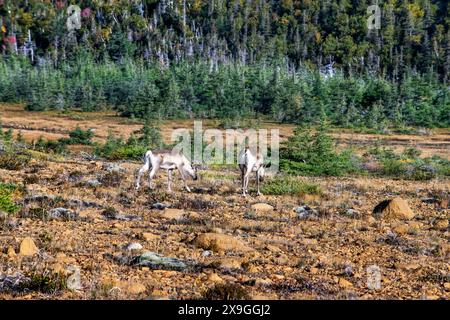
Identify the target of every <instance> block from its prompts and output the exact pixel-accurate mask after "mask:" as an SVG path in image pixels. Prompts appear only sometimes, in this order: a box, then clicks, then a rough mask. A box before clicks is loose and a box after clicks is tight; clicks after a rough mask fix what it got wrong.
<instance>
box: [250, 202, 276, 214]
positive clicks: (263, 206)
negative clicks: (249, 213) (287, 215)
mask: <svg viewBox="0 0 450 320" xmlns="http://www.w3.org/2000/svg"><path fill="white" fill-rule="evenodd" d="M252 209H253V210H255V211H260V212H266V211H273V210H274V207H272V206H271V205H270V204H267V203H255V204H252Z"/></svg>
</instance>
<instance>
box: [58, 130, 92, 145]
mask: <svg viewBox="0 0 450 320" xmlns="http://www.w3.org/2000/svg"><path fill="white" fill-rule="evenodd" d="M93 137H94V132H93V131H92V129H88V130H82V129H81V128H80V127H78V126H77V127H76V128H75V130H72V131H70V132H69V138H62V139H59V141H60V142H61V143H65V144H82V145H92V138H93Z"/></svg>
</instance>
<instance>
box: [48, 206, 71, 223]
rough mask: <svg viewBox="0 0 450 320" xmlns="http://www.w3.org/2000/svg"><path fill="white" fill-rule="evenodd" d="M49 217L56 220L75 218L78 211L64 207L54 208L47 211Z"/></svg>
mask: <svg viewBox="0 0 450 320" xmlns="http://www.w3.org/2000/svg"><path fill="white" fill-rule="evenodd" d="M48 215H49V218H50V219H56V220H76V219H77V218H78V213H76V212H74V211H72V210H69V209H66V208H54V209H50V210H49V211H48Z"/></svg>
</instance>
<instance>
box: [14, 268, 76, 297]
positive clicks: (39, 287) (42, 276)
mask: <svg viewBox="0 0 450 320" xmlns="http://www.w3.org/2000/svg"><path fill="white" fill-rule="evenodd" d="M29 278H30V280H29V281H26V282H25V283H23V284H21V289H22V290H31V291H37V292H42V293H48V294H51V293H55V292H58V291H62V290H65V289H67V279H66V278H65V276H63V275H62V274H52V273H50V272H34V273H32V274H31V276H30V277H29Z"/></svg>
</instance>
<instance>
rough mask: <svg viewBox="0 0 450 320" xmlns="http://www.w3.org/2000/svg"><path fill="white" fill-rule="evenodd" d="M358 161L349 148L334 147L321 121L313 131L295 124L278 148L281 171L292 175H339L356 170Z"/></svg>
mask: <svg viewBox="0 0 450 320" xmlns="http://www.w3.org/2000/svg"><path fill="white" fill-rule="evenodd" d="M358 162H359V159H358V158H357V157H356V156H355V155H354V154H353V153H352V151H351V150H345V151H343V152H338V151H336V148H335V146H334V142H333V139H332V137H331V136H330V135H329V134H327V129H326V127H325V126H323V125H322V126H320V127H319V128H318V130H317V131H315V132H313V131H312V130H310V129H309V130H305V129H303V128H301V127H298V128H296V130H295V131H294V135H293V136H291V137H290V138H289V139H288V141H287V142H285V143H284V144H283V145H282V148H281V152H280V168H281V171H283V172H286V173H288V174H294V175H317V176H319V175H327V176H341V175H343V174H345V173H350V172H355V171H357V170H358V168H359V163H358Z"/></svg>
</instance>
